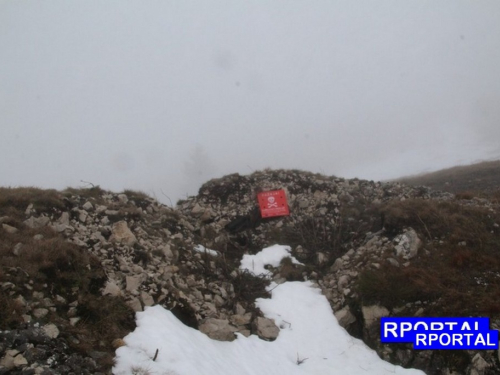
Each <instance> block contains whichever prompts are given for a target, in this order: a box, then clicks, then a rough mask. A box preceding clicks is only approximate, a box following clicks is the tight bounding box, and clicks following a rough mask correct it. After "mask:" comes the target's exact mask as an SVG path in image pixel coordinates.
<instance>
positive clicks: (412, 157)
mask: <svg viewBox="0 0 500 375" xmlns="http://www.w3.org/2000/svg"><path fill="white" fill-rule="evenodd" d="M499 20H500V2H499V1H497V0H491V1H458V0H447V1H445V0H441V1H435V0H433V1H420V0H419V1H409V0H406V1H399V0H394V1H354V0H349V1H332V0H329V1H326V0H324V1H320V0H302V1H296V0H286V1H282V0H272V1H271V0H269V1H263V0H262V1H235V0H232V1H213V0H210V1H201V0H198V1H125V0H121V1H91V0H86V1H68V0H64V1H62V0H60V1H57V0H53V1H42V0H39V1H26V0H24V1H23V0H15V1H14V0H9V1H5V0H0V150H1V151H2V156H1V158H0V185H1V186H19V185H34V186H40V187H51V188H58V189H60V188H64V187H66V186H73V187H79V186H85V184H84V183H82V182H80V181H81V180H83V181H89V182H92V183H93V184H99V185H100V186H101V187H103V188H107V189H112V190H116V191H121V190H123V189H124V188H132V189H140V190H143V191H145V192H147V193H150V194H154V195H156V197H157V198H158V199H160V200H162V201H164V202H166V203H169V202H168V201H166V199H165V197H164V194H165V195H167V196H169V197H170V198H171V200H172V201H173V203H175V200H177V199H179V198H181V197H185V196H186V194H194V193H196V192H197V189H198V188H199V184H200V183H201V182H204V181H206V180H208V179H210V178H212V177H220V176H222V175H224V174H227V173H233V172H239V173H242V174H248V173H251V172H252V171H254V170H258V169H263V168H266V167H270V168H296V169H304V170H309V171H313V172H321V173H324V174H328V175H332V174H334V175H336V176H340V177H346V178H352V177H359V178H365V179H374V180H381V179H389V178H395V177H399V176H402V175H408V174H414V173H419V172H423V171H431V170H436V169H440V168H443V167H449V166H452V165H456V164H458V163H468V162H473V161H478V160H482V159H491V158H499V157H500V141H499V140H500V105H499V99H500V22H499Z"/></svg>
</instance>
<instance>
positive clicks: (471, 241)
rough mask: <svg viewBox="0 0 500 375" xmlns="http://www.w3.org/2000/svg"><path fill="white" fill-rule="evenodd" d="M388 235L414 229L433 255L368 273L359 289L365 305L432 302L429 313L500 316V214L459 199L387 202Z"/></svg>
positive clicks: (384, 207)
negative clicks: (466, 205)
mask: <svg viewBox="0 0 500 375" xmlns="http://www.w3.org/2000/svg"><path fill="white" fill-rule="evenodd" d="M380 212H381V213H382V214H383V215H385V226H386V229H387V232H388V233H389V234H391V233H392V234H394V235H395V234H397V233H401V231H402V230H403V229H404V228H407V227H410V226H411V227H413V228H414V229H415V230H416V231H417V232H418V233H419V235H420V238H422V239H424V248H425V249H426V250H428V251H429V252H430V254H429V255H425V254H423V253H422V252H423V251H422V250H421V253H420V255H419V256H418V257H417V258H415V259H413V260H412V261H411V265H410V266H409V267H407V268H404V267H403V268H397V267H393V266H390V265H388V264H387V265H384V266H382V267H381V268H380V269H378V270H367V271H364V272H363V273H362V274H361V275H360V278H359V284H358V291H359V294H360V295H361V298H362V299H363V301H364V303H367V304H371V303H381V304H383V305H385V306H386V307H388V308H394V307H401V306H403V305H405V304H406V303H408V302H416V301H428V302H429V303H430V304H429V306H427V307H426V309H425V314H427V315H429V316H441V315H453V316H490V317H491V316H492V314H493V315H496V316H498V313H499V312H500V308H498V307H497V304H496V302H495V301H497V298H498V297H500V272H499V271H498V270H499V269H500V231H499V229H498V228H496V227H495V226H494V224H495V223H500V215H499V214H498V213H495V212H492V211H489V210H487V209H484V208H481V207H464V206H461V205H460V204H458V203H457V202H436V201H421V200H407V201H404V202H391V203H388V204H386V205H385V206H382V207H381V208H380Z"/></svg>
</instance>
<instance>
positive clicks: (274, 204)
mask: <svg viewBox="0 0 500 375" xmlns="http://www.w3.org/2000/svg"><path fill="white" fill-rule="evenodd" d="M267 208H278V202H276V199H274V197H267Z"/></svg>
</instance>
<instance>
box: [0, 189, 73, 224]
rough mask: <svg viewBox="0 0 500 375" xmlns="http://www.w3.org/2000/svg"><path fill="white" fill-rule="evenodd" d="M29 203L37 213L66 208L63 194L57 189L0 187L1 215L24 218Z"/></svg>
mask: <svg viewBox="0 0 500 375" xmlns="http://www.w3.org/2000/svg"><path fill="white" fill-rule="evenodd" d="M29 204H33V209H34V210H36V211H37V213H42V212H45V213H51V212H54V211H55V210H58V209H63V208H64V203H63V201H62V196H61V194H60V193H59V192H57V191H56V190H44V189H39V188H36V187H18V188H10V187H0V216H4V215H5V216H10V217H12V218H15V219H24V211H25V210H26V208H27V207H28V205H29Z"/></svg>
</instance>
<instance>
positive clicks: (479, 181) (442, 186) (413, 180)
mask: <svg viewBox="0 0 500 375" xmlns="http://www.w3.org/2000/svg"><path fill="white" fill-rule="evenodd" d="M397 181H399V182H403V183H405V184H408V185H412V186H420V185H425V186H429V187H431V188H432V189H433V190H438V191H448V192H450V193H454V194H459V195H462V196H463V197H467V196H468V197H472V196H478V195H479V196H483V197H490V198H492V199H495V200H497V201H498V200H500V160H496V161H485V162H481V163H476V164H471V165H463V166H456V167H453V168H448V169H443V170H439V171H436V172H432V173H425V174H421V175H417V176H408V177H403V178H400V179H398V180H397Z"/></svg>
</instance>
